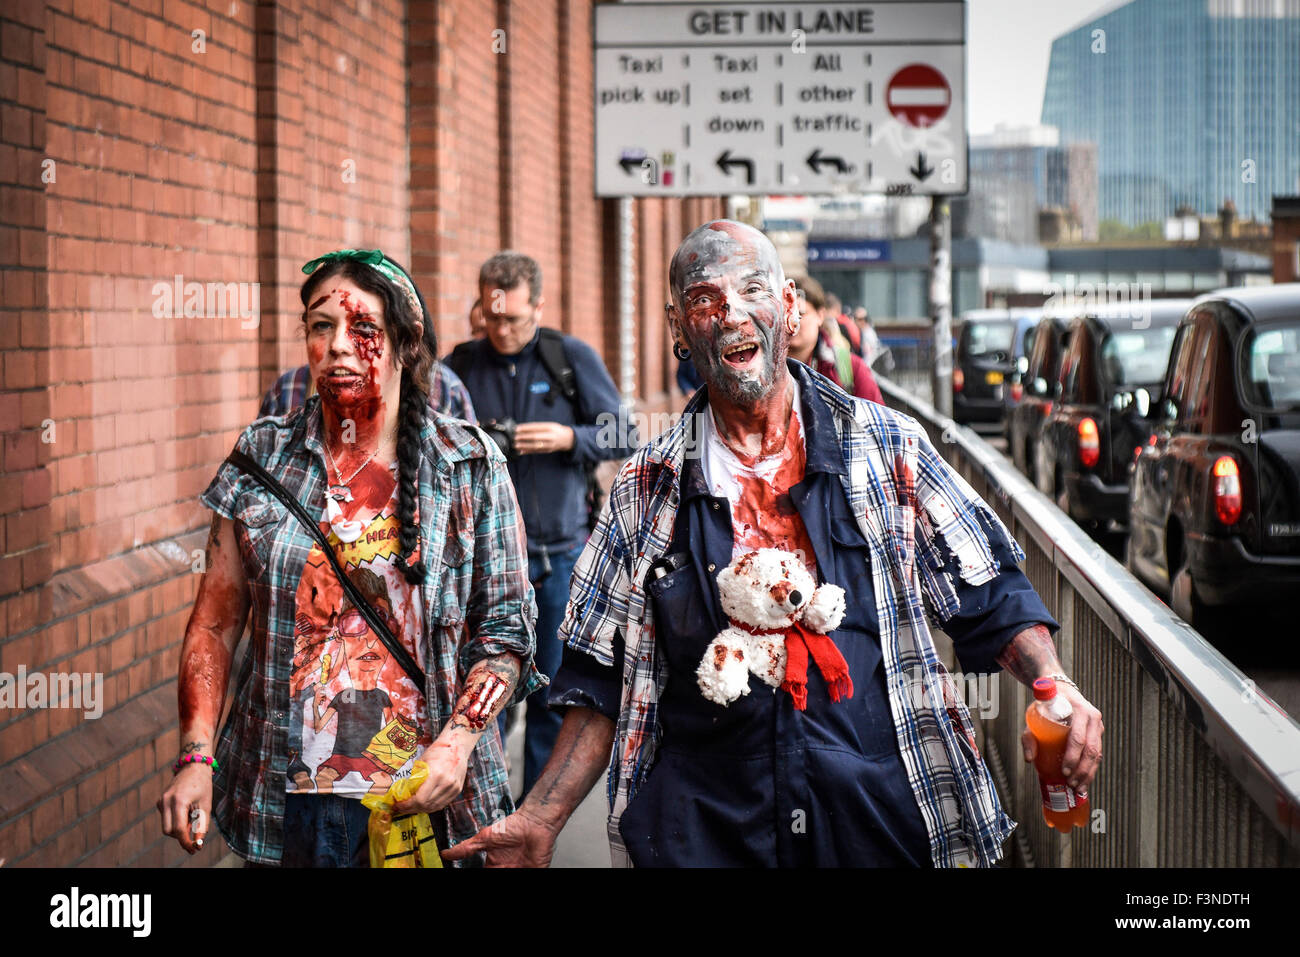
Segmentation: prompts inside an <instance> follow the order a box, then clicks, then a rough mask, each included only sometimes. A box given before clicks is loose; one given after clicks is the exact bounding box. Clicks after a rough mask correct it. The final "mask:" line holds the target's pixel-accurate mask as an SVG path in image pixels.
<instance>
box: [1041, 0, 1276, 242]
mask: <svg viewBox="0 0 1300 957" xmlns="http://www.w3.org/2000/svg"><path fill="white" fill-rule="evenodd" d="M1298 118H1300V2H1297V0H1133V2H1131V3H1127V4H1124V5H1122V6H1119V7H1117V8H1115V9H1112V10H1111V11H1110V12H1108V13H1106V14H1104V15H1103V16H1100V17H1097V18H1096V19H1094V20H1091V21H1089V22H1088V23H1085V24H1083V25H1082V26H1079V27H1077V28H1076V29H1074V30H1072V31H1070V32H1069V33H1066V34H1063V35H1062V36H1060V37H1058V38H1057V39H1056V40H1055V41H1054V42H1053V43H1052V56H1051V62H1050V64H1049V67H1048V73H1047V87H1046V91H1045V93H1044V96H1043V112H1042V122H1043V123H1045V124H1051V125H1053V126H1056V127H1058V128H1059V129H1060V132H1061V141H1062V142H1063V143H1078V142H1089V143H1095V144H1096V146H1097V172H1098V203H1099V214H1100V218H1101V219H1102V220H1103V221H1105V220H1118V221H1119V222H1121V223H1123V224H1124V225H1126V226H1130V227H1131V226H1137V225H1140V224H1143V223H1150V222H1155V223H1163V222H1164V221H1165V220H1166V219H1167V218H1168V217H1170V216H1172V215H1173V214H1174V211H1175V210H1176V209H1178V208H1179V207H1183V206H1186V207H1190V208H1191V209H1194V210H1195V211H1196V212H1197V213H1200V214H1203V215H1214V214H1215V213H1216V211H1217V210H1218V209H1220V208H1221V206H1222V205H1223V203H1224V201H1225V200H1229V199H1230V200H1232V201H1233V203H1234V204H1235V208H1236V212H1237V215H1238V216H1239V217H1240V218H1242V219H1251V218H1258V219H1260V220H1263V219H1265V218H1266V217H1267V216H1268V215H1269V208H1270V203H1271V200H1272V196H1273V194H1275V193H1278V194H1291V193H1295V192H1297V190H1300V149H1298V148H1297V145H1298V144H1300V124H1298Z"/></svg>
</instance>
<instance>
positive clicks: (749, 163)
mask: <svg viewBox="0 0 1300 957" xmlns="http://www.w3.org/2000/svg"><path fill="white" fill-rule="evenodd" d="M733 166H743V167H745V185H747V186H753V185H754V161H753V160H748V159H739V158H733V157H732V155H731V150H730V149H727V150H723V151H722V154H721V155H720V156H719V157H718V169H720V170H722V172H724V173H725V174H727V175H728V176H730V175H731V168H732V167H733Z"/></svg>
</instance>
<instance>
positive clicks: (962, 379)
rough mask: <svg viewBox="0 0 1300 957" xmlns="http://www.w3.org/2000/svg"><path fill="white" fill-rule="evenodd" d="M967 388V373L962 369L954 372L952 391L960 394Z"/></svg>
mask: <svg viewBox="0 0 1300 957" xmlns="http://www.w3.org/2000/svg"><path fill="white" fill-rule="evenodd" d="M965 386H966V373H964V372H962V371H961V370H960V369H953V370H952V391H953V392H960V391H961V390H962V389H963V388H965Z"/></svg>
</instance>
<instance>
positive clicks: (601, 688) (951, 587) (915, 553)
mask: <svg viewBox="0 0 1300 957" xmlns="http://www.w3.org/2000/svg"><path fill="white" fill-rule="evenodd" d="M669 282H670V285H671V295H672V302H671V303H670V304H669V305H668V306H667V307H666V311H667V315H668V321H669V324H670V327H671V331H672V335H673V338H674V340H675V344H676V348H677V350H678V351H679V352H686V351H687V350H689V354H690V356H691V357H692V360H693V362H694V364H695V366H696V367H697V368H698V370H699V372H700V374H701V376H702V378H703V379H704V382H705V385H704V387H703V388H701V389H700V390H699V392H698V393H697V394H696V395H695V396H694V398H693V399H692V400H691V402H690V403H689V404H688V406H687V407H686V411H685V415H684V416H683V418H682V420H681V421H680V422H679V423H678V424H677V425H676V426H675V427H674V428H672V429H670V430H668V431H667V432H665V433H664V434H662V435H660V436H659V437H657V438H656V439H655V440H653V441H652V442H650V443H649V444H647V445H646V446H643V447H642V448H641V449H640V450H639V451H638V452H637V454H636V455H635V456H634V457H633V458H632V459H631V460H629V462H628V463H627V464H626V465H625V466H624V468H623V469H622V470H621V472H620V473H619V476H618V478H617V479H616V480H615V483H614V485H613V488H612V489H611V491H610V497H609V502H608V505H607V507H606V509H605V511H604V513H603V514H602V516H601V520H600V523H599V525H598V527H597V528H596V530H595V532H594V533H593V535H592V537H591V540H590V541H589V542H588V544H587V547H586V549H585V550H584V552H583V554H582V556H581V558H580V559H579V561H578V564H577V567H576V569H575V571H574V576H573V584H572V592H571V596H570V601H569V605H568V610H567V614H566V616H565V620H564V625H563V627H562V628H561V632H560V634H561V637H562V638H563V639H564V640H565V643H566V648H565V652H564V659H563V664H562V667H561V668H560V670H559V672H558V673H557V675H556V676H555V677H554V679H553V681H552V684H551V690H550V701H551V704H552V706H553V707H556V708H563V709H565V714H564V724H563V727H562V729H561V732H560V737H559V740H558V741H557V743H556V746H555V750H554V753H553V756H552V758H551V760H550V762H549V763H548V765H547V766H546V768H545V770H544V771H543V773H542V775H541V778H540V779H539V781H538V783H537V785H536V786H535V787H534V788H533V790H532V792H531V793H530V795H529V796H528V798H527V799H526V800H525V801H524V802H523V804H522V805H521V806H520V808H519V810H518V811H516V812H515V813H514V814H512V815H510V816H509V817H506V818H504V819H503V820H501V821H498V822H497V823H495V824H493V825H492V826H490V827H488V828H485V829H484V830H483V831H481V832H480V833H479V834H478V835H476V836H475V837H473V838H472V839H470V840H468V841H465V842H464V843H462V844H460V845H458V846H456V847H454V848H452V849H451V851H449V852H448V854H447V857H448V858H449V859H452V858H455V857H456V856H458V855H461V854H471V853H476V852H481V851H484V850H486V851H487V862H488V864H489V866H493V865H503V866H520V865H522V866H544V865H546V864H548V863H549V861H550V857H551V853H552V849H553V847H554V842H555V836H556V834H557V833H558V832H559V830H560V829H561V828H562V827H563V826H564V823H565V821H566V820H567V819H568V817H569V815H570V814H571V813H572V812H573V810H574V808H575V807H576V806H577V805H578V803H579V802H580V801H581V800H582V798H583V797H585V796H586V794H587V793H588V791H589V790H590V788H591V787H592V785H593V784H594V783H595V781H596V780H597V778H599V777H600V775H601V772H602V771H603V770H605V769H608V773H609V789H608V790H609V795H610V816H609V826H608V830H609V839H610V846H611V853H612V857H613V860H614V862H615V864H628V863H630V864H633V865H636V866H889V867H898V866H903V867H929V866H940V867H943V866H946V867H952V866H991V865H993V864H994V863H996V862H997V861H998V860H999V859H1000V858H1001V855H1002V845H1003V842H1004V841H1005V840H1006V838H1007V837H1008V835H1009V834H1010V833H1011V831H1012V829H1013V828H1014V827H1015V822H1014V821H1012V820H1011V819H1010V818H1009V817H1008V816H1007V815H1006V814H1005V813H1004V812H1003V810H1002V807H1001V805H1000V803H999V801H998V797H997V793H996V791H995V789H994V785H993V781H992V779H991V777H990V775H989V772H988V770H987V768H986V766H985V764H984V761H983V759H982V757H981V755H980V753H979V751H978V749H977V747H976V743H975V737H974V730H973V726H972V723H971V719H970V715H969V713H968V711H967V709H966V707H965V705H964V704H963V703H962V701H961V700H960V698H959V697H958V696H957V695H956V694H955V692H954V685H953V680H952V678H951V676H950V675H949V674H948V673H947V671H946V670H945V669H944V667H943V665H942V664H941V663H940V662H939V660H938V657H937V655H936V653H935V649H934V642H933V639H932V637H931V635H930V632H929V629H928V625H927V617H928V616H929V617H932V618H933V620H934V621H936V622H938V623H940V624H941V625H942V627H943V630H944V632H945V633H946V634H947V635H948V636H949V637H950V638H951V639H952V641H953V645H954V648H955V650H956V653H957V657H958V659H959V661H960V664H961V667H962V669H963V670H964V671H966V672H976V673H980V672H996V671H998V670H1001V669H1005V670H1006V671H1007V672H1008V673H1009V674H1010V675H1011V676H1012V677H1014V678H1015V679H1016V680H1018V681H1020V682H1022V683H1024V684H1031V683H1032V682H1033V680H1034V679H1036V678H1038V677H1041V676H1048V675H1054V676H1055V677H1056V678H1057V681H1058V686H1059V687H1060V690H1061V693H1062V694H1064V695H1065V696H1066V697H1067V698H1068V699H1069V700H1070V703H1071V704H1072V705H1073V708H1074V714H1075V720H1074V723H1073V725H1072V728H1071V734H1070V739H1069V744H1068V747H1067V751H1066V755H1065V768H1066V773H1067V776H1068V778H1069V780H1070V781H1071V783H1072V784H1073V785H1075V786H1076V788H1078V789H1080V790H1084V791H1086V789H1087V787H1088V785H1089V784H1090V783H1091V781H1092V779H1093V776H1094V775H1095V773H1096V771H1097V766H1098V763H1099V761H1100V758H1101V736H1102V731H1103V727H1102V721H1101V715H1100V713H1099V712H1098V711H1097V709H1096V708H1095V707H1093V706H1092V705H1091V704H1090V703H1089V702H1088V701H1087V700H1086V699H1085V698H1084V696H1083V695H1082V694H1081V693H1080V692H1079V690H1078V689H1077V688H1076V687H1074V685H1073V683H1071V682H1070V681H1069V678H1068V677H1067V676H1065V675H1064V674H1062V673H1061V672H1062V667H1061V664H1060V662H1059V661H1058V659H1057V656H1056V652H1055V649H1054V646H1053V642H1052V633H1053V632H1054V631H1056V630H1057V628H1058V626H1057V624H1056V622H1055V621H1053V620H1052V617H1051V615H1050V614H1049V613H1048V611H1047V609H1046V608H1045V607H1044V606H1043V604H1042V602H1041V601H1040V600H1039V598H1038V596H1037V595H1036V594H1035V593H1034V591H1033V589H1032V588H1031V587H1030V585H1029V583H1028V581H1027V580H1026V579H1025V577H1024V575H1023V574H1022V573H1021V572H1020V570H1019V568H1018V567H1017V562H1018V561H1020V560H1022V559H1023V557H1024V555H1023V553H1022V552H1021V550H1020V548H1019V546H1018V545H1017V544H1016V543H1015V541H1014V540H1013V539H1012V538H1011V536H1010V534H1009V533H1008V532H1007V530H1006V529H1005V527H1004V526H1003V525H1002V523H1001V521H1000V520H999V519H998V518H997V516H996V515H995V514H994V513H993V511H992V510H991V509H990V508H989V507H988V506H987V505H986V504H985V503H984V502H983V501H981V500H980V499H979V498H978V497H977V496H976V495H975V494H974V493H973V492H972V490H971V489H970V487H969V486H968V485H967V484H966V483H965V482H964V481H963V480H962V479H961V478H960V477H959V476H957V475H956V474H955V473H954V472H953V471H952V470H951V469H950V468H949V467H948V466H947V465H946V464H945V463H944V461H943V460H942V459H941V458H940V457H939V455H938V454H937V453H936V451H935V450H934V448H933V447H932V446H931V445H930V443H929V441H928V440H927V437H926V435H925V432H924V431H923V430H922V429H921V427H920V426H919V425H918V423H917V422H916V421H915V420H913V419H911V418H909V417H907V416H905V415H902V414H900V413H897V412H894V411H892V410H890V409H888V408H886V407H884V406H881V405H878V404H876V403H873V402H868V401H865V400H861V399H857V398H854V397H852V396H849V395H847V394H845V392H844V391H843V390H841V389H840V388H838V387H837V386H835V385H834V384H833V383H831V382H830V381H829V380H828V379H826V378H824V377H822V376H821V375H819V374H818V373H817V372H815V371H813V370H812V369H809V368H808V367H807V366H805V365H803V364H802V363H799V362H796V361H793V360H789V359H788V357H787V352H788V347H789V342H790V339H791V337H792V336H795V335H796V334H797V333H798V332H799V328H800V321H801V320H800V314H799V303H798V297H797V295H796V291H795V285H794V283H793V281H790V280H787V279H786V278H785V276H784V274H783V271H782V268H781V265H780V263H779V260H778V258H777V254H776V250H775V249H774V248H773V247H772V244H771V243H770V242H769V241H768V240H767V239H766V237H764V236H763V235H762V234H761V233H760V232H758V231H757V230H755V229H753V228H751V227H749V226H746V225H743V224H740V223H735V222H730V221H725V220H723V221H717V222H711V223H706V224H705V225H703V226H701V227H699V228H698V229H696V230H694V231H693V232H692V233H691V234H690V235H688V236H687V237H686V239H685V240H684V241H683V242H682V243H681V245H680V246H679V247H678V249H677V251H676V253H675V255H674V257H673V260H672V266H671V269H670V274H669ZM790 542H804V543H806V545H805V547H804V548H802V549H800V550H799V551H801V552H802V556H801V557H802V559H803V561H804V564H805V565H806V567H807V570H808V572H809V573H810V574H811V575H812V576H813V577H814V578H815V580H816V581H817V582H818V584H819V586H820V585H822V584H826V583H832V584H835V585H838V586H840V587H842V588H843V589H844V591H845V593H846V595H847V607H846V610H845V614H844V617H843V620H842V622H841V623H840V625H839V627H838V628H836V629H834V630H832V631H830V632H829V635H828V637H829V639H830V641H831V642H832V643H833V645H834V654H829V653H827V654H825V655H824V656H823V657H822V658H821V659H820V660H819V659H816V658H815V659H814V660H813V661H811V662H810V663H809V664H808V669H807V675H806V679H807V680H806V700H804V701H798V700H796V699H795V696H794V695H793V694H791V693H790V692H788V691H787V690H784V689H783V688H772V687H770V686H769V685H768V684H766V683H764V682H763V681H761V680H757V678H756V676H750V678H749V688H748V691H747V693H744V694H742V695H741V696H740V697H739V698H736V699H735V700H733V701H731V702H730V704H727V705H721V704H718V703H715V702H714V701H713V700H708V699H706V698H705V697H704V695H703V694H702V692H701V689H700V685H699V683H698V682H697V679H696V673H695V666H696V664H698V662H699V661H700V659H701V656H702V655H703V653H704V651H705V649H706V648H707V647H708V646H709V643H710V642H711V641H712V639H713V638H714V637H715V636H716V635H717V634H718V633H719V632H720V631H721V630H722V629H723V628H724V627H726V624H727V621H726V616H725V615H723V614H722V612H721V610H720V608H719V600H718V586H717V577H718V573H719V572H721V571H722V570H723V569H724V568H725V567H726V566H727V565H728V564H729V563H730V562H731V561H732V560H733V558H739V557H740V556H742V555H745V554H747V553H749V552H750V551H752V550H755V549H759V548H764V547H781V548H785V549H786V550H790V551H793V550H794V549H791V548H789V544H788V543H790ZM652 569H653V571H652ZM664 572H666V574H664ZM832 658H834V659H836V662H837V663H836V664H835V667H834V668H832V669H830V671H831V673H833V674H835V675H841V674H842V671H840V670H839V669H840V668H841V667H842V668H843V669H846V670H847V674H848V678H849V679H850V680H849V684H850V685H851V691H850V693H848V694H844V693H843V690H844V685H843V683H842V679H841V678H839V677H837V678H836V681H835V687H834V689H833V690H834V692H835V693H834V694H832V688H830V687H828V685H827V681H826V680H825V677H824V676H823V675H822V674H821V672H820V667H821V665H822V663H824V662H828V661H830V660H831V659H832ZM839 659H842V661H839ZM1022 740H1023V742H1024V747H1025V752H1026V759H1027V760H1029V759H1031V757H1032V750H1033V743H1032V738H1028V737H1026V738H1024V739H1022Z"/></svg>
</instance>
